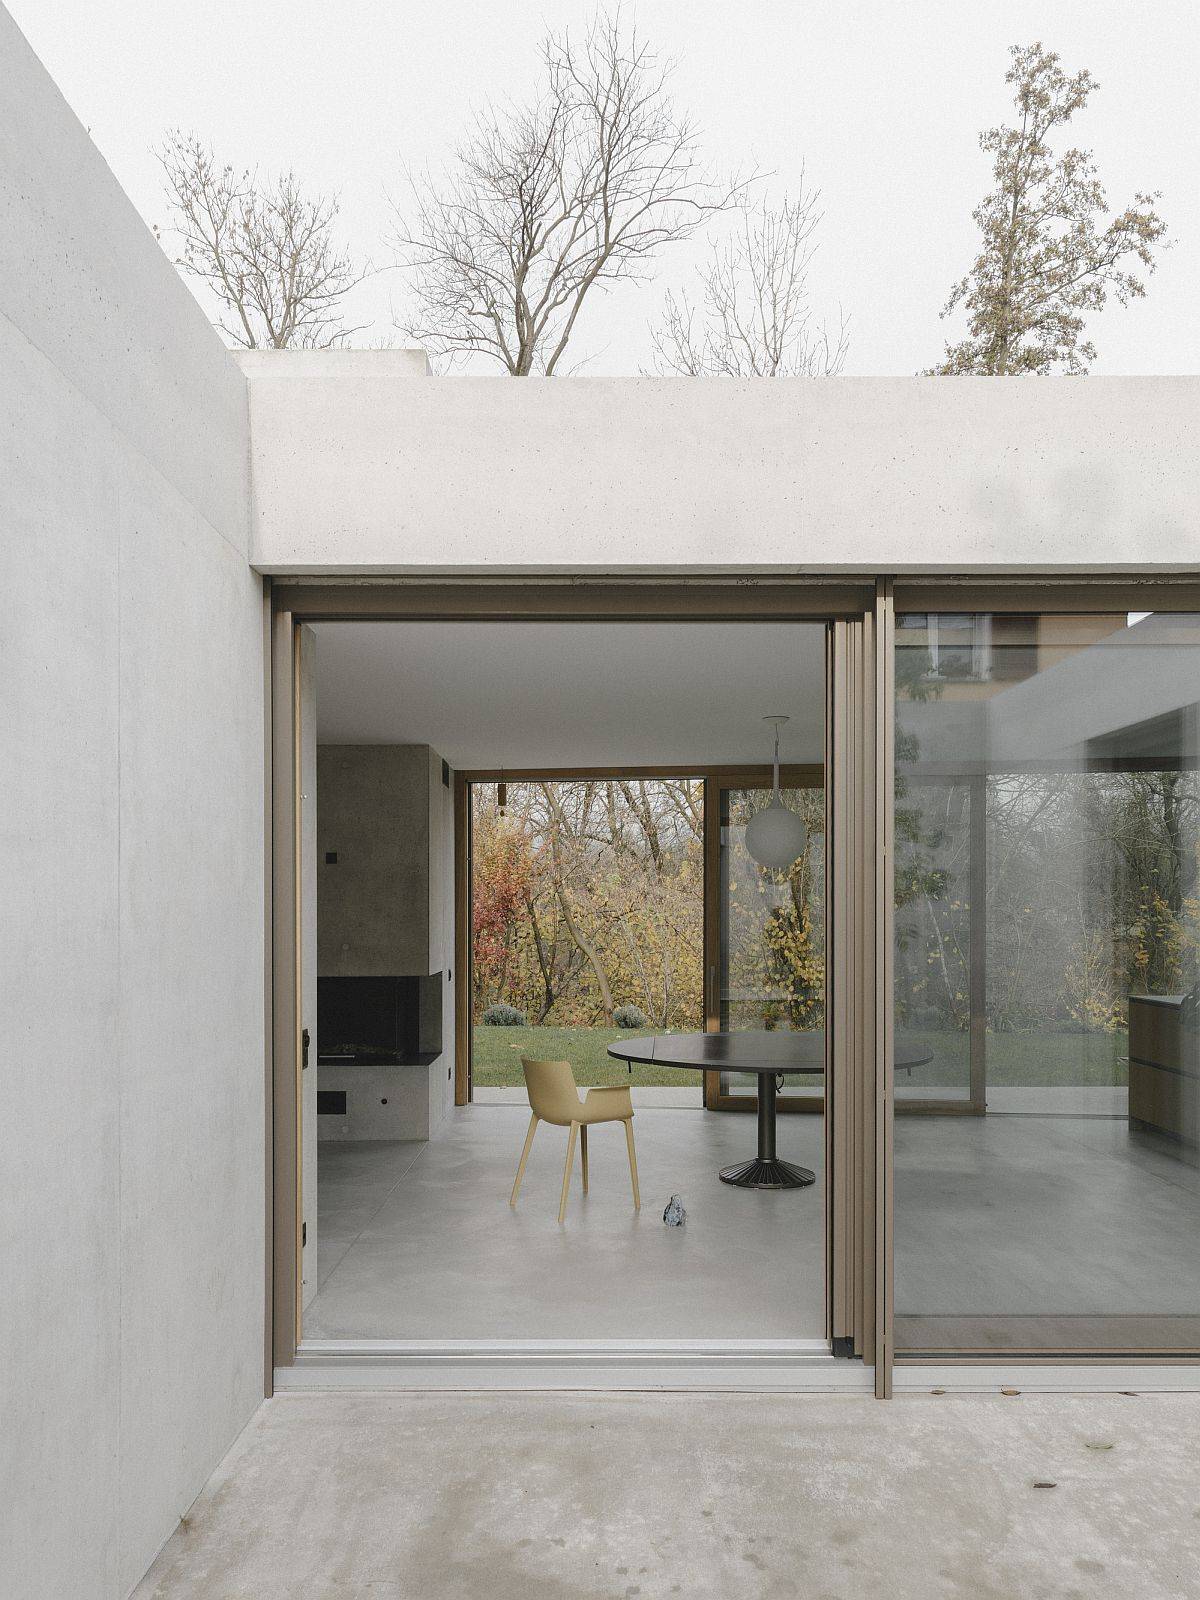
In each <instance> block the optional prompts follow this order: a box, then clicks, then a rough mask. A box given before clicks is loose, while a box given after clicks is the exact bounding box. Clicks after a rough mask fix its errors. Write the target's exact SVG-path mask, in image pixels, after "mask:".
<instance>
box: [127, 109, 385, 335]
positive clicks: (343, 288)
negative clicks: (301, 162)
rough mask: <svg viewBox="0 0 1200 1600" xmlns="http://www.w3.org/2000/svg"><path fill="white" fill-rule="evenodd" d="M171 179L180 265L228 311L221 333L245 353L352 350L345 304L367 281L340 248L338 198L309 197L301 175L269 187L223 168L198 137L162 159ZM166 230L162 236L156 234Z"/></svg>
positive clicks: (166, 150) (169, 141) (269, 182)
mask: <svg viewBox="0 0 1200 1600" xmlns="http://www.w3.org/2000/svg"><path fill="white" fill-rule="evenodd" d="M155 153H156V154H157V156H158V159H159V162H160V164H161V166H162V169H163V173H164V175H165V177H166V193H167V202H168V205H169V206H170V210H171V215H172V225H171V227H170V228H169V230H168V231H169V232H170V233H172V234H173V235H175V236H176V237H177V238H178V239H179V240H180V241H181V245H182V254H181V255H180V256H178V257H177V258H176V261H175V264H176V266H177V267H178V268H179V269H180V271H181V272H183V273H186V274H187V275H188V276H189V277H193V278H198V279H199V280H200V281H201V282H202V283H203V284H205V285H206V286H207V287H208V289H210V290H211V291H212V293H213V294H214V295H215V297H216V299H217V301H218V303H219V304H220V306H221V313H220V315H219V316H218V317H217V319H216V325H217V327H218V328H219V329H220V330H221V332H222V333H223V334H224V335H225V337H226V338H227V339H229V340H230V341H231V343H233V344H235V345H240V346H242V347H243V348H244V349H248V350H257V349H276V350H282V349H285V348H287V347H289V346H299V347H301V348H304V349H326V348H328V347H330V346H334V345H342V344H345V343H346V341H347V340H348V339H349V338H350V337H351V336H352V335H353V334H355V333H358V332H360V331H361V329H360V328H351V327H347V326H346V325H345V323H344V322H343V320H342V313H341V304H342V300H343V298H344V297H345V295H346V294H347V292H348V291H349V290H350V289H352V288H353V287H354V286H355V284H357V283H361V282H362V280H363V278H364V277H365V276H366V274H367V269H366V268H365V267H363V268H360V267H358V266H357V265H356V264H355V263H354V261H353V260H352V258H351V256H350V253H349V252H348V251H346V250H345V249H343V248H341V247H340V246H339V245H338V243H337V242H336V240H335V237H334V232H335V224H336V221H337V214H338V202H337V197H336V196H335V195H316V196H313V197H311V198H310V197H308V196H306V195H305V194H304V193H303V191H302V190H301V187H300V184H299V181H298V179H297V178H296V175H295V173H294V172H290V171H289V172H285V173H284V174H282V176H280V177H278V178H275V179H260V177H259V175H258V173H257V172H251V171H242V172H237V171H236V170H235V169H234V168H233V167H231V166H228V165H226V166H222V165H220V164H219V163H218V162H217V161H216V160H215V158H214V156H213V153H212V150H211V148H210V147H209V146H208V145H206V144H204V143H203V142H202V141H201V140H200V139H198V138H197V137H196V135H195V134H190V133H189V134H185V133H181V132H180V131H179V130H177V129H176V130H173V131H172V132H171V133H169V134H168V135H167V138H166V140H165V141H164V143H163V145H162V147H161V148H160V149H159V150H158V151H156V152H155ZM158 231H159V230H157V229H156V230H155V232H156V234H157V233H158Z"/></svg>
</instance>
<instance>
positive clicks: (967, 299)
mask: <svg viewBox="0 0 1200 1600" xmlns="http://www.w3.org/2000/svg"><path fill="white" fill-rule="evenodd" d="M1010 54H1011V56H1012V65H1011V66H1010V67H1009V70H1008V72H1007V73H1006V74H1005V82H1006V83H1010V84H1011V85H1012V86H1013V99H1014V102H1015V104H1016V108H1017V113H1018V117H1017V121H1016V122H1015V124H1014V125H1012V126H1009V125H1004V126H1002V127H999V128H989V129H988V130H987V132H985V133H983V134H981V135H980V139H979V143H980V147H981V149H983V150H984V151H985V152H986V153H987V154H988V155H990V156H991V157H992V160H993V164H992V172H993V176H994V178H995V188H994V189H993V190H992V192H991V193H990V194H989V195H987V196H986V197H985V198H984V200H983V201H982V202H981V203H980V204H979V206H978V207H977V208H976V210H975V212H974V213H973V215H974V218H975V221H976V222H977V223H978V224H979V231H980V234H981V243H980V250H979V254H978V256H976V258H975V262H974V264H973V266H972V267H971V270H970V271H969V272H968V273H967V275H966V277H964V278H962V279H961V280H960V281H959V282H958V283H956V284H955V285H954V288H953V289H952V290H951V292H950V298H949V300H948V301H947V302H946V306H945V309H944V310H943V312H942V315H943V316H948V315H950V313H952V312H953V311H955V310H956V309H957V308H958V307H959V306H960V305H962V306H963V307H965V309H966V311H967V313H968V317H969V321H968V335H967V337H966V338H965V339H964V340H962V341H961V342H960V343H959V344H953V345H947V346H946V355H945V359H944V360H943V361H942V363H941V364H940V365H939V366H937V367H934V368H933V369H932V371H933V372H934V373H943V374H993V375H996V376H1008V375H1011V374H1019V373H1043V374H1044V373H1049V372H1053V371H1055V370H1062V371H1065V372H1068V373H1072V374H1082V373H1085V372H1086V371H1087V370H1088V363H1089V362H1091V361H1094V360H1095V358H1096V348H1095V346H1094V345H1093V344H1092V342H1091V340H1090V339H1086V338H1085V337H1084V326H1085V321H1086V318H1087V316H1088V314H1089V313H1091V312H1096V311H1100V310H1102V309H1103V307H1104V305H1105V303H1106V301H1107V299H1108V296H1109V294H1110V293H1111V294H1113V295H1115V297H1116V299H1117V300H1118V302H1119V303H1120V304H1121V305H1123V306H1124V305H1128V303H1129V301H1130V300H1133V299H1138V298H1140V297H1141V296H1143V295H1144V294H1145V292H1146V291H1145V285H1144V283H1143V282H1142V279H1141V278H1140V277H1139V276H1138V275H1137V270H1136V269H1137V267H1138V266H1139V265H1140V266H1141V267H1142V268H1144V269H1145V270H1146V271H1147V272H1152V271H1153V270H1154V266H1155V259H1154V251H1155V248H1156V247H1157V246H1159V245H1161V244H1162V242H1163V238H1164V235H1165V233H1166V224H1165V223H1164V222H1163V220H1162V218H1161V217H1160V216H1159V215H1158V213H1157V211H1156V210H1155V202H1156V201H1157V200H1158V199H1159V195H1158V194H1157V193H1154V194H1147V193H1141V192H1139V193H1137V194H1135V195H1134V197H1133V199H1132V201H1131V202H1130V203H1129V204H1128V205H1127V206H1126V207H1125V208H1124V209H1123V210H1122V211H1120V212H1118V213H1117V215H1115V216H1113V217H1111V218H1110V219H1109V220H1108V221H1105V220H1104V218H1105V214H1106V212H1107V202H1106V199H1105V193H1104V188H1103V186H1102V184H1101V182H1100V179H1099V177H1098V176H1097V172H1096V166H1095V163H1094V162H1093V160H1092V154H1091V152H1090V151H1088V150H1077V149H1073V148H1072V149H1069V150H1066V151H1065V152H1064V153H1063V154H1062V155H1061V156H1058V157H1057V158H1056V157H1055V156H1054V154H1053V152H1052V150H1051V148H1050V140H1051V139H1052V137H1053V136H1054V134H1055V133H1056V131H1057V130H1058V129H1060V128H1062V127H1064V126H1065V125H1066V124H1067V123H1068V122H1070V120H1071V118H1072V117H1073V116H1074V115H1075V113H1076V112H1077V111H1081V110H1082V109H1083V108H1084V107H1085V106H1086V105H1087V102H1088V98H1089V96H1090V95H1091V93H1092V91H1093V90H1094V89H1095V88H1096V87H1097V84H1096V80H1095V79H1094V78H1093V77H1092V75H1091V73H1090V72H1088V71H1086V70H1085V71H1082V72H1077V73H1076V74H1075V75H1074V76H1073V77H1070V76H1068V75H1067V74H1066V73H1065V72H1064V71H1063V69H1062V67H1061V66H1060V65H1059V58H1058V56H1057V55H1056V54H1055V53H1054V52H1053V51H1050V50H1046V49H1045V48H1044V47H1043V46H1042V45H1041V44H1040V43H1039V44H1033V45H1029V46H1027V47H1025V48H1022V47H1020V46H1018V45H1014V46H1013V47H1012V50H1011V52H1010Z"/></svg>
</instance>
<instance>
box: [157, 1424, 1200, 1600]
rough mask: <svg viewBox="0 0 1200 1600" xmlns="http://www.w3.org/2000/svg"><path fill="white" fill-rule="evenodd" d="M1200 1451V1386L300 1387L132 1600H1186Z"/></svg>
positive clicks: (1198, 1522)
mask: <svg viewBox="0 0 1200 1600" xmlns="http://www.w3.org/2000/svg"><path fill="white" fill-rule="evenodd" d="M1198 1444H1200V1396H1197V1395H1165V1394H1160V1395H1141V1396H1137V1395H1090V1396H1061V1395H1017V1396H982V1395H981V1396H933V1395H929V1396H925V1395H921V1396H906V1397H904V1398H901V1399H897V1400H894V1401H891V1402H888V1403H881V1402H878V1401H874V1400H871V1399H867V1398H859V1397H851V1396H832V1395H830V1396H823V1395H807V1396H789V1395H737V1394H691V1395H682V1394H674V1395H670V1394H666V1395H653V1396H651V1395H603V1396H602V1395H594V1394H593V1395H582V1394H574V1395H572V1394H560V1395H548V1394H521V1395H499V1394H498V1395H444V1394H443V1395H401V1394H388V1395H364V1394H356V1395H345V1394H342V1395H284V1396H280V1397H278V1398H276V1399H274V1400H271V1401H268V1402H266V1404H265V1405H264V1406H263V1407H262V1408H261V1409H260V1411H259V1412H258V1414H257V1415H256V1416H255V1418H254V1420H253V1421H252V1423H251V1424H250V1426H249V1427H248V1428H247V1429H246V1430H245V1432H244V1433H243V1435H242V1437H241V1438H240V1439H239V1441H238V1442H237V1444H236V1445H235V1447H234V1449H233V1450H232V1451H231V1452H230V1454H229V1456H228V1457H227V1458H226V1460H225V1461H224V1462H223V1463H222V1465H221V1466H220V1467H219V1468H218V1470H217V1471H216V1472H215V1473H214V1475H213V1477H212V1479H211V1480H210V1482H209V1484H208V1485H207V1487H206V1488H205V1490H204V1492H203V1494H202V1495H201V1496H200V1499H199V1500H198V1501H197V1502H196V1504H195V1505H194V1506H193V1507H192V1508H191V1510H190V1511H189V1513H188V1515H187V1519H186V1523H185V1524H184V1525H182V1526H181V1527H180V1529H179V1531H178V1532H177V1533H176V1535H175V1536H174V1537H173V1538H172V1540H171V1541H170V1543H169V1544H168V1545H167V1547H166V1548H165V1549H164V1551H163V1552H162V1554H161V1555H160V1557H159V1559H158V1561H157V1562H156V1563H155V1564H154V1566H153V1568H152V1569H151V1571H150V1572H149V1573H148V1574H147V1576H146V1578H145V1579H144V1580H143V1582H142V1584H141V1585H140V1586H139V1587H138V1589H137V1590H136V1592H135V1600H243V1597H248V1596H253V1597H254V1600H276V1597H277V1596H283V1595H285V1594H286V1595H288V1596H291V1597H292V1600H399V1597H401V1596H404V1597H409V1596H421V1597H422V1600H462V1597H465V1596H472V1595H487V1596H488V1597H489V1600H568V1597H569V1600H634V1597H638V1600H660V1597H667V1596H672V1595H680V1596H685V1597H688V1600H695V1597H697V1596H705V1597H707V1596H713V1597H721V1600H794V1597H796V1596H803V1597H805V1600H868V1597H874V1596H877V1595H886V1596H888V1597H889V1600H1091V1597H1093V1596H1094V1597H1096V1600H1102V1597H1103V1600H1108V1597H1110V1596H1117V1595H1120V1596H1125V1597H1131V1600H1181V1597H1183V1596H1186V1595H1190V1594H1194V1593H1196V1573H1197V1571H1200V1453H1198V1451H1197V1445H1198ZM1039 1483H1043V1484H1053V1485H1054V1487H1052V1488H1038V1487H1036V1485H1037V1484H1039Z"/></svg>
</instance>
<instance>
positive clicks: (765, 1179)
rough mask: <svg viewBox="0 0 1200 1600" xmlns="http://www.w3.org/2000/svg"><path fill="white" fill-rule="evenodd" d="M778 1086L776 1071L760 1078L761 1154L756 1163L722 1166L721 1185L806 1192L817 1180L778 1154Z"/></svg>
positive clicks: (759, 1132)
mask: <svg viewBox="0 0 1200 1600" xmlns="http://www.w3.org/2000/svg"><path fill="white" fill-rule="evenodd" d="M776 1091H777V1085H776V1082H775V1074H774V1073H773V1072H763V1073H760V1074H759V1078H758V1154H757V1155H756V1156H755V1158H754V1160H753V1161H740V1162H739V1163H738V1165H737V1166H736V1167H722V1168H721V1171H720V1174H719V1176H720V1179H721V1182H722V1183H733V1184H736V1185H737V1187H738V1188H739V1189H807V1187H808V1185H809V1184H810V1183H814V1182H815V1181H816V1179H815V1176H814V1174H813V1173H811V1172H810V1171H809V1170H808V1168H807V1167H794V1166H793V1165H792V1163H791V1162H790V1161H781V1160H780V1159H779V1157H778V1156H777V1155H776V1154H775V1101H776Z"/></svg>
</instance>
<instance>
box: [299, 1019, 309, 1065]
mask: <svg viewBox="0 0 1200 1600" xmlns="http://www.w3.org/2000/svg"><path fill="white" fill-rule="evenodd" d="M307 1065H308V1029H307V1028H305V1029H304V1031H303V1032H302V1033H301V1035H300V1070H301V1072H303V1071H304V1068H305V1067H306V1066H307Z"/></svg>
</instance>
